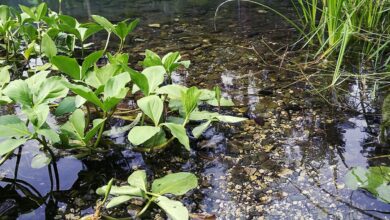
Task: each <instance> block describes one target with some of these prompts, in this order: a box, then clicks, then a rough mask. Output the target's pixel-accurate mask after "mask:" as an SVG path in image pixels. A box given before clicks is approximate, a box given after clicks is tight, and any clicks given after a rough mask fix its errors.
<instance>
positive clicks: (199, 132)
mask: <svg viewBox="0 0 390 220" xmlns="http://www.w3.org/2000/svg"><path fill="white" fill-rule="evenodd" d="M210 124H211V121H210V120H209V121H206V122H204V123H202V124H200V125H198V126H197V127H195V128H194V129H193V130H192V135H194V137H195V138H199V137H200V136H201V135H202V134H203V132H205V131H206V130H207V128H208V127H209V126H210Z"/></svg>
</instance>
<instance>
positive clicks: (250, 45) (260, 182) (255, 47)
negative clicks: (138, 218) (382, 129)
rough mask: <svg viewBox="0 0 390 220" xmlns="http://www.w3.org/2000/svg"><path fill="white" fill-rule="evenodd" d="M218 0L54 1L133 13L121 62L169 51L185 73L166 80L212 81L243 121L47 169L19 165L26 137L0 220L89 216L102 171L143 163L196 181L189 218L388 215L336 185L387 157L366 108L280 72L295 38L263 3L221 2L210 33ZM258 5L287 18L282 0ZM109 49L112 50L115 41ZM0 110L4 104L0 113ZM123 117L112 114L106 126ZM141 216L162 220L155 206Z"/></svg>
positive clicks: (70, 9)
mask: <svg viewBox="0 0 390 220" xmlns="http://www.w3.org/2000/svg"><path fill="white" fill-rule="evenodd" d="M53 2H54V1H53ZM221 2H222V1H211V0H210V1H208V0H204V1H193V0H185V1H182V0H176V1H175V0H167V1H143V0H142V1H141V0H136V1H131V2H130V1H126V0H111V1H107V0H104V1H97V2H92V1H88V0H84V1H76V0H67V1H64V5H63V10H64V12H65V13H68V14H71V15H74V16H76V17H78V18H80V19H81V20H86V19H87V17H88V16H89V15H91V14H100V15H102V16H106V17H108V18H109V19H111V20H113V21H118V20H123V19H125V18H136V17H138V18H140V19H141V21H142V22H141V24H140V27H139V28H138V29H137V31H136V32H135V33H134V35H133V38H132V41H129V42H128V44H127V45H126V51H127V52H129V53H130V56H131V58H132V61H131V62H132V65H133V66H134V65H135V66H137V62H138V61H140V60H142V59H143V52H144V51H145V49H150V50H153V51H155V52H157V53H159V54H165V53H167V52H170V51H180V52H181V54H182V55H183V57H184V58H186V59H189V60H191V62H192V64H191V68H190V69H189V70H188V71H181V72H176V73H174V77H173V80H174V82H180V83H183V84H184V85H188V86H191V85H196V86H199V87H205V88H209V89H211V88H212V87H213V86H215V85H220V87H221V88H222V89H223V91H224V96H226V97H230V98H232V99H233V100H234V102H235V104H236V107H234V108H229V109H224V110H223V112H224V113H225V114H231V115H237V116H244V117H248V118H249V120H247V121H246V122H244V123H242V124H239V125H225V124H221V125H216V126H214V127H211V128H210V129H208V130H207V132H205V133H204V135H203V136H202V137H201V138H200V139H199V140H197V141H195V140H192V142H191V147H192V149H193V150H192V151H191V153H188V152H185V151H183V150H182V149H181V148H180V147H179V146H175V145H173V146H171V147H170V148H169V149H168V150H167V151H166V152H163V153H160V154H155V155H148V154H143V153H138V152H134V151H132V150H131V146H130V144H129V143H128V141H127V137H126V135H125V134H124V135H121V136H118V137H113V138H111V139H106V140H105V142H104V144H107V145H110V147H111V149H112V150H111V151H110V152H108V153H104V154H98V155H93V156H90V157H86V158H83V159H76V158H75V157H74V156H72V155H68V154H66V153H64V152H58V153H59V154H62V155H63V157H61V158H59V159H57V168H55V167H53V165H50V166H48V167H43V168H41V169H33V168H31V165H30V164H31V160H32V158H33V156H34V155H35V154H36V153H37V152H38V143H31V144H30V145H29V146H25V147H24V148H23V151H22V152H21V156H20V157H14V158H12V159H10V160H8V161H7V162H6V163H5V164H4V165H2V166H1V167H0V175H1V176H2V177H3V178H2V179H1V181H0V187H1V188H0V192H1V193H0V215H1V216H2V217H1V218H4V219H15V218H18V219H78V218H80V216H84V215H86V214H91V213H93V206H94V205H95V202H96V200H97V199H99V197H98V196H97V195H96V194H95V190H96V188H97V187H99V186H102V185H104V184H106V183H107V182H108V181H109V180H110V179H111V178H116V179H117V180H119V181H126V179H127V176H128V175H129V174H130V173H131V172H132V171H134V170H138V169H145V170H147V173H148V176H149V178H150V179H152V178H158V177H161V176H164V175H165V174H167V173H169V172H178V171H190V172H193V173H195V174H196V175H197V176H198V178H199V183H200V186H199V188H198V189H196V190H194V191H193V192H191V193H189V194H187V195H185V196H183V198H182V201H183V202H184V204H185V205H186V207H187V208H188V209H189V211H190V212H191V213H208V214H211V215H215V216H216V217H217V219H390V205H389V204H386V203H383V202H381V201H379V200H377V199H376V198H375V197H373V196H372V195H371V194H369V193H367V192H365V191H363V190H349V189H347V187H346V186H345V184H344V176H345V174H346V172H347V171H348V170H349V169H351V168H352V167H355V166H363V167H367V166H378V165H385V166H389V165H390V161H389V160H388V159H386V158H382V159H368V158H371V157H375V156H378V155H384V154H389V153H390V152H389V150H388V148H384V147H382V146H380V145H378V144H377V131H378V122H379V120H378V119H377V118H378V116H377V113H378V112H377V111H376V109H375V108H372V109H369V110H368V115H369V116H371V118H369V119H368V118H367V114H366V115H363V114H359V113H356V112H355V113H354V114H352V113H350V112H349V111H345V109H341V108H332V107H331V106H330V105H328V104H327V103H326V102H325V101H324V100H322V99H321V98H320V97H319V96H317V95H315V94H313V93H311V92H310V91H311V89H312V87H311V86H310V85H309V84H307V83H306V81H305V80H302V75H300V74H298V73H296V72H293V71H288V70H285V68H282V66H284V65H283V64H284V62H285V61H284V58H283V57H282V56H280V54H282V53H283V51H284V50H286V47H284V46H285V45H288V44H291V43H293V42H294V41H295V40H296V36H297V33H296V32H294V30H293V29H292V28H290V27H289V26H288V25H287V24H286V23H285V22H284V21H283V20H282V19H281V18H280V17H278V16H276V15H274V14H272V13H271V12H268V11H266V10H264V9H263V8H260V7H257V6H254V5H251V4H248V3H243V2H231V3H229V4H226V5H225V6H224V7H222V8H221V9H220V12H219V15H218V16H217V19H216V28H217V29H216V30H215V29H214V12H215V9H216V7H217V5H218V4H219V3H221ZM265 2H266V3H267V4H269V5H271V6H273V7H275V8H276V9H277V10H279V11H281V12H283V13H284V14H286V15H291V17H293V7H292V6H291V5H290V3H289V1H265ZM0 3H2V4H4V3H5V4H10V5H16V4H18V3H25V1H14V0H12V1H4V0H0ZM52 7H53V8H56V4H55V3H52ZM100 37H102V38H103V37H105V36H96V37H95V42H96V44H97V45H96V47H97V46H100V44H104V42H103V41H102V40H100ZM112 46H113V48H112V50H113V51H114V50H115V49H116V47H115V43H114V44H113V45H112ZM92 49H93V48H92ZM281 51H282V52H281ZM347 89H348V90H350V92H351V93H350V94H348V97H349V98H348V100H347V101H348V102H349V103H350V104H351V105H357V106H359V103H360V101H359V98H358V93H359V91H357V90H358V88H357V87H356V85H355V83H354V82H351V83H350V85H349V86H348V87H347ZM357 109H359V110H360V108H357ZM8 111H13V109H12V108H10V109H3V111H2V113H1V114H5V112H8ZM366 112H367V111H366ZM124 124H126V122H124V121H120V120H119V121H116V122H115V124H114V125H115V126H122V125H124ZM16 166H17V167H18V169H15V167H16ZM55 169H57V170H58V175H56V172H54V170H55ZM130 207H133V206H130ZM136 211H137V210H136V209H129V210H126V208H125V207H124V206H121V207H120V208H117V209H113V210H110V211H108V212H107V211H106V212H105V214H108V215H112V216H115V217H126V216H134V214H135V212H136ZM144 218H145V219H161V218H165V215H164V214H163V213H161V212H160V211H159V209H158V208H157V207H155V209H153V210H152V212H150V213H147V215H145V216H144Z"/></svg>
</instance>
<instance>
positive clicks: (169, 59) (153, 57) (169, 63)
mask: <svg viewBox="0 0 390 220" xmlns="http://www.w3.org/2000/svg"><path fill="white" fill-rule="evenodd" d="M190 64H191V63H190V61H187V60H186V61H181V56H180V54H179V52H174V53H172V52H170V53H168V54H166V55H165V56H164V57H163V58H162V59H161V58H160V56H158V55H157V54H156V53H154V52H153V51H150V50H146V51H145V59H144V61H143V62H142V65H143V66H144V67H145V68H146V67H152V66H163V67H164V68H165V71H166V72H167V73H168V76H169V77H170V76H171V74H172V72H174V71H175V70H176V69H177V68H178V67H179V66H183V67H185V68H189V66H190Z"/></svg>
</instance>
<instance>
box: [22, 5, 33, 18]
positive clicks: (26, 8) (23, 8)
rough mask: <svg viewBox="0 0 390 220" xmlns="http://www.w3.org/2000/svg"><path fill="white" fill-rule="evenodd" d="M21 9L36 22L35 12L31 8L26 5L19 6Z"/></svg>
mask: <svg viewBox="0 0 390 220" xmlns="http://www.w3.org/2000/svg"><path fill="white" fill-rule="evenodd" d="M19 8H20V9H21V10H22V11H23V12H24V13H26V14H27V15H28V16H30V18H32V19H34V20H36V18H35V14H34V12H33V11H32V10H31V9H30V8H29V7H27V6H24V5H19Z"/></svg>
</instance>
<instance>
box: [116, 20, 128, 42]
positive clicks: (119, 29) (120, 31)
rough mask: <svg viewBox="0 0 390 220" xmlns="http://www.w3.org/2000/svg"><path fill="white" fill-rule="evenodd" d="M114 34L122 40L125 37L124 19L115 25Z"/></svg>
mask: <svg viewBox="0 0 390 220" xmlns="http://www.w3.org/2000/svg"><path fill="white" fill-rule="evenodd" d="M114 34H115V35H116V36H118V37H119V39H121V40H122V41H124V40H125V39H126V36H127V34H128V32H127V24H126V21H122V22H119V23H118V24H116V25H115V28H114Z"/></svg>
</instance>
